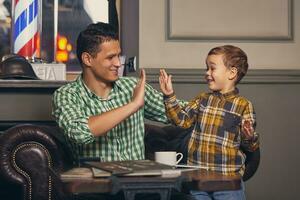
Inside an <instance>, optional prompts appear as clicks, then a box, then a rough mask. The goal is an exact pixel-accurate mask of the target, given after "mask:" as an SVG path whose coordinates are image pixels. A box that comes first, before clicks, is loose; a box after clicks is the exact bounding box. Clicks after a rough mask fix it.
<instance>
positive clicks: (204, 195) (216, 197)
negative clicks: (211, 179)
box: [190, 181, 246, 200]
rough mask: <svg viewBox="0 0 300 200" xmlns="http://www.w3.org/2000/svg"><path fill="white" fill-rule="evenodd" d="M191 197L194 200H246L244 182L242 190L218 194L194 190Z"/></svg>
mask: <svg viewBox="0 0 300 200" xmlns="http://www.w3.org/2000/svg"><path fill="white" fill-rule="evenodd" d="M190 194H191V197H192V199H194V200H246V196H245V186H244V182H243V181H242V183H241V189H240V190H225V191H217V192H203V191H197V190H192V191H190Z"/></svg>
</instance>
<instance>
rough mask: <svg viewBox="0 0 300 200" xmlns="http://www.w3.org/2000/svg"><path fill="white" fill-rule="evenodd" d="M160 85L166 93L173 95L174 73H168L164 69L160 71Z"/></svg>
mask: <svg viewBox="0 0 300 200" xmlns="http://www.w3.org/2000/svg"><path fill="white" fill-rule="evenodd" d="M159 85H160V89H161V91H162V93H163V94H164V95H167V96H168V95H171V94H173V93H174V91H173V86H172V75H168V74H167V72H166V71H165V70H164V69H161V70H160V71H159Z"/></svg>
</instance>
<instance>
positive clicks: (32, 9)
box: [12, 0, 41, 58]
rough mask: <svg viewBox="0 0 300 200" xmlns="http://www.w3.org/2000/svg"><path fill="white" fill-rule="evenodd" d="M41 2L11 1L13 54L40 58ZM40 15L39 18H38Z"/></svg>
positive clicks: (33, 0)
mask: <svg viewBox="0 0 300 200" xmlns="http://www.w3.org/2000/svg"><path fill="white" fill-rule="evenodd" d="M40 2H41V0H13V5H12V13H13V23H12V30H13V36H12V40H13V52H14V53H16V54H19V55H22V56H25V57H29V58H32V57H40V30H39V29H40V24H41V23H40V22H39V20H40V19H41V17H40V16H41V13H40V5H39V4H40ZM39 15H40V16H39Z"/></svg>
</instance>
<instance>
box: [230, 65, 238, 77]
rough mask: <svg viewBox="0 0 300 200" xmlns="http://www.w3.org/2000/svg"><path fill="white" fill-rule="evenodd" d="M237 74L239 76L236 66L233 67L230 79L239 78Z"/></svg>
mask: <svg viewBox="0 0 300 200" xmlns="http://www.w3.org/2000/svg"><path fill="white" fill-rule="evenodd" d="M237 76H238V69H237V68H236V67H231V68H230V75H229V79H230V80H233V79H235V78H237Z"/></svg>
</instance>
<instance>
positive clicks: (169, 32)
mask: <svg viewBox="0 0 300 200" xmlns="http://www.w3.org/2000/svg"><path fill="white" fill-rule="evenodd" d="M172 3H173V2H172V0H166V40H167V41H203V42H214V41H220V40H222V41H224V40H225V41H235V42H245V41H248V42H274V41H275V42H289V41H293V39H294V20H293V0H287V3H288V10H287V17H288V22H287V23H288V24H287V25H288V27H287V31H288V33H287V34H286V35H283V36H272V35H269V36H263V35H257V36H230V35H221V36H209V35H206V36H197V35H194V36H193V35H176V34H175V35H174V34H173V33H172V10H171V7H172V6H171V4H172Z"/></svg>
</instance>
